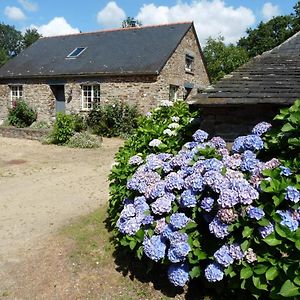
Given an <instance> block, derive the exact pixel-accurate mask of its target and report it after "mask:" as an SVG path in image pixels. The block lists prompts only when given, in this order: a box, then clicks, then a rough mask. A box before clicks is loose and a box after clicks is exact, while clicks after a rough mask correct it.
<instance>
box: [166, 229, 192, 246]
mask: <svg viewBox="0 0 300 300" xmlns="http://www.w3.org/2000/svg"><path fill="white" fill-rule="evenodd" d="M188 237H189V236H188V235H187V234H186V233H183V232H180V231H174V232H172V233H171V234H170V235H169V240H170V243H171V244H177V243H186V242H187V241H188Z"/></svg>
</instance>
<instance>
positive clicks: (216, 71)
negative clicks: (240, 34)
mask: <svg viewBox="0 0 300 300" xmlns="http://www.w3.org/2000/svg"><path fill="white" fill-rule="evenodd" d="M203 54H204V57H205V61H206V66H207V71H208V74H209V76H210V79H211V81H212V83H215V82H216V81H218V80H219V79H221V78H222V77H224V75H226V74H228V73H230V72H232V71H234V70H235V69H236V68H238V67H239V66H240V65H242V64H244V63H245V62H247V61H248V60H249V57H248V54H247V51H246V50H245V49H243V48H241V47H238V46H235V45H233V44H229V45H226V44H225V43H224V37H222V36H220V37H218V38H217V39H213V38H211V37H210V38H208V40H207V42H206V46H205V47H204V49H203Z"/></svg>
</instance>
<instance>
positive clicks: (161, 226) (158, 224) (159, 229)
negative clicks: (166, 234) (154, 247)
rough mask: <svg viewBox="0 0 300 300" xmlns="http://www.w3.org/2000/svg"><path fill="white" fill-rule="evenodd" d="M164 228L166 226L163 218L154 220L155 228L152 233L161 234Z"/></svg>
mask: <svg viewBox="0 0 300 300" xmlns="http://www.w3.org/2000/svg"><path fill="white" fill-rule="evenodd" d="M166 226H167V224H166V219H165V218H161V219H159V220H156V226H155V229H154V232H155V233H157V234H161V233H162V232H163V231H164V229H165V228H166Z"/></svg>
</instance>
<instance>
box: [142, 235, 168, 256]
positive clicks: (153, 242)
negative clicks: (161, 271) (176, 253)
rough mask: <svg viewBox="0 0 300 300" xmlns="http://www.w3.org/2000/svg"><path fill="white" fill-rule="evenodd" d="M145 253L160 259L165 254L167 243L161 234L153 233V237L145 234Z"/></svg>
mask: <svg viewBox="0 0 300 300" xmlns="http://www.w3.org/2000/svg"><path fill="white" fill-rule="evenodd" d="M143 249H144V253H145V254H146V255H147V256H148V257H149V258H150V259H152V260H154V261H159V260H160V259H162V258H163V257H164V256H165V253H166V244H165V243H164V242H163V240H162V239H161V236H160V235H153V236H152V237H151V238H148V237H147V236H145V238H144V241H143Z"/></svg>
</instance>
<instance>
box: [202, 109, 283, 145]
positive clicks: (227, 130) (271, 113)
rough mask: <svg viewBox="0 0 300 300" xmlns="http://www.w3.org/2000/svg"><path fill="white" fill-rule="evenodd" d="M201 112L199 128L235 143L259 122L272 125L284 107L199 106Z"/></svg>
mask: <svg viewBox="0 0 300 300" xmlns="http://www.w3.org/2000/svg"><path fill="white" fill-rule="evenodd" d="M197 108H198V109H200V110H201V117H200V122H199V126H200V127H201V129H203V130H205V131H207V132H208V133H209V134H210V136H221V137H223V138H225V139H226V141H233V140H234V139H235V138H236V137H237V136H239V135H246V134H249V133H250V132H251V129H252V128H253V127H254V126H255V125H256V124H257V123H259V122H262V121H266V122H270V123H272V120H273V118H274V117H275V116H276V114H278V112H279V109H280V108H282V106H279V105H275V104H273V105H272V104H255V105H247V104H242V105H235V106H229V105H223V106H219V107H208V106H197Z"/></svg>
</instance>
